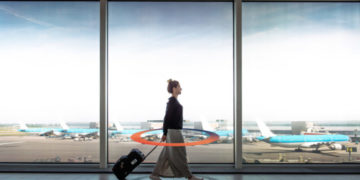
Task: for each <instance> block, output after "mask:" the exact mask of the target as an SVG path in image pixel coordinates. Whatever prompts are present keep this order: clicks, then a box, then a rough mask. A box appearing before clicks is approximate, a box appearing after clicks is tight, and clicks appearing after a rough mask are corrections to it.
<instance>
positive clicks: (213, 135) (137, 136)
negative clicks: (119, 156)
mask: <svg viewBox="0 0 360 180" xmlns="http://www.w3.org/2000/svg"><path fill="white" fill-rule="evenodd" d="M157 130H161V129H150V130H145V131H140V132H137V133H135V134H133V135H131V137H130V138H131V139H132V140H133V141H136V142H139V143H142V144H148V145H154V146H156V145H158V146H196V145H202V144H209V143H212V142H214V141H217V140H218V139H219V135H217V134H216V133H213V132H210V131H205V130H199V129H187V128H184V129H183V130H193V131H200V132H205V133H207V134H208V135H210V136H209V137H208V138H206V139H204V140H201V141H195V142H188V143H166V142H161V143H159V142H155V141H148V140H145V139H143V138H141V135H142V134H144V133H147V132H150V131H157Z"/></svg>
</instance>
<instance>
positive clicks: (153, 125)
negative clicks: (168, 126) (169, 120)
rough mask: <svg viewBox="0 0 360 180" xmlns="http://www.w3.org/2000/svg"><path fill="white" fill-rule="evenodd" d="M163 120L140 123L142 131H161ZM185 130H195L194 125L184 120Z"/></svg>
mask: <svg viewBox="0 0 360 180" xmlns="http://www.w3.org/2000/svg"><path fill="white" fill-rule="evenodd" d="M163 122H164V121H163V120H147V121H146V122H141V123H140V128H141V129H161V128H162V127H163ZM183 128H194V123H193V122H191V121H188V120H184V122H183Z"/></svg>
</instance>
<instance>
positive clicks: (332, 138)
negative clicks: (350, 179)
mask: <svg viewBox="0 0 360 180" xmlns="http://www.w3.org/2000/svg"><path fill="white" fill-rule="evenodd" d="M256 123H257V125H258V127H259V129H260V132H261V136H259V137H257V139H258V140H261V141H264V142H266V143H269V144H271V145H273V146H280V147H286V148H296V149H295V151H302V149H301V148H315V152H320V151H319V148H320V147H322V146H327V147H328V148H329V149H331V150H339V149H342V147H343V144H346V143H348V142H350V137H349V136H346V135H340V134H326V135H275V134H274V133H273V132H272V131H271V130H270V129H269V128H268V127H267V126H266V125H265V123H264V122H262V121H260V120H257V121H256Z"/></svg>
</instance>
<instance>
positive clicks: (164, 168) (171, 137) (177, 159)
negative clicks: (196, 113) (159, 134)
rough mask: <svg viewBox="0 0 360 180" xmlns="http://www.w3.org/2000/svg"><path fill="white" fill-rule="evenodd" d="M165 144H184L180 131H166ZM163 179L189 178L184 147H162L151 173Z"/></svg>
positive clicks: (189, 173)
mask: <svg viewBox="0 0 360 180" xmlns="http://www.w3.org/2000/svg"><path fill="white" fill-rule="evenodd" d="M166 142H167V143H184V137H183V135H182V130H181V129H168V132H167V136H166ZM152 174H153V175H155V176H163V177H191V176H192V175H191V172H190V169H189V166H188V163H187V156H186V148H185V146H164V148H163V150H162V151H161V154H160V156H159V159H158V160H157V163H156V166H155V168H154V171H153V173H152Z"/></svg>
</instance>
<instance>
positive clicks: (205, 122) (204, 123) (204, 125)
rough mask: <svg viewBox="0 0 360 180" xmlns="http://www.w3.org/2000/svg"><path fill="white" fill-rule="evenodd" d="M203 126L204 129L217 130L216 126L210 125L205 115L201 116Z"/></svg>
mask: <svg viewBox="0 0 360 180" xmlns="http://www.w3.org/2000/svg"><path fill="white" fill-rule="evenodd" d="M201 127H202V130H206V131H215V128H214V127H211V126H210V124H209V123H208V122H207V121H206V118H205V117H201Z"/></svg>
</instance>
